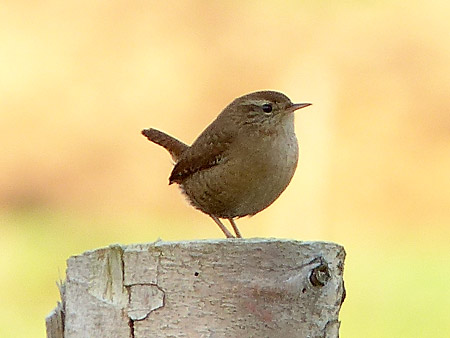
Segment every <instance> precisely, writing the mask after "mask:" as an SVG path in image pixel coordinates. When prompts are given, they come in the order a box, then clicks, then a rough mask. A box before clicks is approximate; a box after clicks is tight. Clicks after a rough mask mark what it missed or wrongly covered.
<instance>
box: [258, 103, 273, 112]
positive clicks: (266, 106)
mask: <svg viewBox="0 0 450 338" xmlns="http://www.w3.org/2000/svg"><path fill="white" fill-rule="evenodd" d="M261 107H262V110H263V112H265V113H270V112H271V111H272V105H271V104H270V103H265V104H263V105H262V106H261Z"/></svg>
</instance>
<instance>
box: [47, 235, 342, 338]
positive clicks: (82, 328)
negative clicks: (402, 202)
mask: <svg viewBox="0 0 450 338" xmlns="http://www.w3.org/2000/svg"><path fill="white" fill-rule="evenodd" d="M344 258H345V251H344V248H343V247H342V246H340V245H337V244H334V243H325V242H299V241H292V240H278V239H224V240H203V241H185V242H163V241H158V242H155V243H149V244H137V245H127V246H119V245H112V246H110V247H108V248H103V249H98V250H94V251H90V252H86V253H84V254H82V255H79V256H74V257H71V258H69V260H68V266H67V274H66V281H65V284H64V286H62V287H61V290H62V292H61V294H62V298H63V299H62V303H61V304H60V305H59V306H58V308H57V309H56V310H54V311H53V312H52V313H51V314H50V315H49V316H48V317H47V320H46V321H47V337H50V338H62V337H65V338H74V337H108V338H111V337H130V338H143V337H194V338H196V337H199V338H200V337H205V338H209V337H211V338H212V337H240V338H243V337H275V338H276V337H284V338H288V337H338V335H339V319H338V315H339V310H340V307H341V304H342V302H343V300H344V297H345V290H344V283H343V278H342V274H343V265H344ZM62 327H63V329H62Z"/></svg>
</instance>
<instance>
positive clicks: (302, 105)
mask: <svg viewBox="0 0 450 338" xmlns="http://www.w3.org/2000/svg"><path fill="white" fill-rule="evenodd" d="M310 105H312V103H293V104H292V106H290V107H289V108H288V109H287V110H288V111H289V112H294V111H296V110H297V109H301V108H305V107H308V106H310Z"/></svg>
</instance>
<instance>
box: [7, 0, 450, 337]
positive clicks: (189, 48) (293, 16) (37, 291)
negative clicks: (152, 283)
mask: <svg viewBox="0 0 450 338" xmlns="http://www.w3.org/2000/svg"><path fill="white" fill-rule="evenodd" d="M448 13H450V3H449V2H448V1H443V0H441V1H408V2H405V1H395V0H394V1H376V2H375V1H350V2H332V1H302V2H300V1H285V2H279V1H227V2H225V1H222V2H219V1H180V0H178V1H73V0H68V1H54V0H48V1H36V2H30V1H23V0H22V1H17V0H15V1H11V0H9V1H8V0H7V1H3V2H2V5H1V6H0V41H1V43H0V144H1V150H0V165H1V167H0V231H1V236H0V246H1V248H2V249H1V254H0V263H1V269H0V300H1V302H0V303H1V305H0V336H1V337H43V336H44V335H45V326H44V318H45V316H46V315H47V314H48V313H49V312H50V311H51V310H52V309H53V307H54V306H55V305H56V301H57V300H58V297H59V295H58V290H57V287H56V284H55V281H56V280H57V279H59V277H61V278H64V270H65V260H66V259H67V258H68V257H69V256H71V255H74V254H79V253H82V252H83V251H86V250H90V249H94V248H98V247H102V246H106V245H108V244H111V243H122V244H127V243H136V242H150V241H154V240H156V239H157V238H162V239H164V240H182V239H199V238H221V237H223V236H222V233H221V232H220V230H219V228H218V227H217V226H216V225H215V224H214V223H213V222H212V220H211V219H209V218H208V217H207V216H205V215H203V214H201V213H200V212H198V211H195V210H194V209H193V208H191V207H190V206H188V204H187V203H186V202H185V201H184V198H183V196H182V195H181V194H180V193H179V191H178V189H177V188H176V187H175V185H173V186H168V185H167V183H168V176H169V174H170V170H171V167H172V164H171V161H170V157H169V155H168V154H167V153H166V152H165V151H164V150H163V149H161V148H159V147H157V146H156V145H154V144H151V143H149V142H148V141H147V140H146V139H145V138H143V137H142V136H141V135H140V130H141V129H143V128H147V127H156V128H158V129H161V130H164V131H166V132H168V133H169V134H172V135H176V136H177V137H179V138H180V139H181V140H183V141H185V142H187V143H191V142H192V141H193V140H194V139H195V137H196V136H197V135H198V134H199V133H200V132H201V131H202V130H203V129H204V128H205V127H206V126H207V125H208V124H209V123H210V122H211V121H212V120H213V119H214V118H215V116H216V115H217V114H218V113H219V112H220V111H221V110H222V109H223V108H224V107H225V106H226V105H227V104H228V103H229V102H230V101H231V100H232V99H234V98H235V97H237V96H240V95H242V94H245V93H248V92H251V91H255V90H260V89H274V90H279V91H282V92H284V93H285V94H287V95H288V96H289V97H290V98H291V99H292V100H293V101H294V102H313V104H314V105H313V106H311V107H309V108H308V109H305V110H301V111H298V112H297V116H296V130H297V136H298V138H299V141H300V145H301V158H300V163H299V167H298V169H297V172H296V175H295V176H294V179H293V181H292V183H291V185H290V186H289V187H288V189H287V190H286V191H285V193H284V194H283V195H282V196H281V197H280V198H279V200H277V201H276V202H275V203H274V204H273V205H272V206H271V207H270V208H269V209H267V210H265V211H263V212H262V213H260V214H258V215H256V216H255V217H252V218H246V219H241V220H240V221H239V222H238V223H239V225H240V229H241V231H242V233H243V235H244V236H248V237H281V238H293V239H298V240H325V241H336V242H338V243H340V244H342V245H344V246H345V248H346V251H347V261H346V266H345V274H344V277H345V282H346V287H347V295H348V296H347V299H346V301H345V302H344V305H343V307H342V310H341V320H342V324H341V336H342V337H369V338H370V337H442V336H444V335H445V332H447V333H448V332H449V331H450V320H449V314H450V286H449V285H450V263H449V262H450V246H449V242H450V227H449V225H450V108H449V107H450V35H449V32H450V20H449V19H448Z"/></svg>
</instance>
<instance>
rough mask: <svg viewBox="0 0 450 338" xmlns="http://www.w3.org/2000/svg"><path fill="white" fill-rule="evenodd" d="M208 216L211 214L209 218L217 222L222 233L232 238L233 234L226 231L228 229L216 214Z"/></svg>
mask: <svg viewBox="0 0 450 338" xmlns="http://www.w3.org/2000/svg"><path fill="white" fill-rule="evenodd" d="M209 216H211V218H212V219H213V220H214V222H216V223H217V225H218V226H219V228H220V230H222V231H223V233H224V234H225V236H227V238H234V236H233V235H232V234H231V232H230V231H228V229H227V228H226V227H225V225H223V223H222V222H221V221H220V219H219V218H217V217H216V216H213V215H209Z"/></svg>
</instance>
